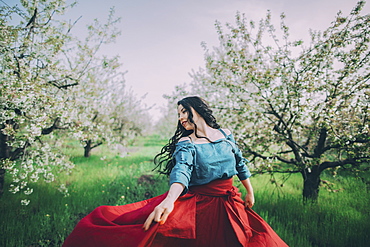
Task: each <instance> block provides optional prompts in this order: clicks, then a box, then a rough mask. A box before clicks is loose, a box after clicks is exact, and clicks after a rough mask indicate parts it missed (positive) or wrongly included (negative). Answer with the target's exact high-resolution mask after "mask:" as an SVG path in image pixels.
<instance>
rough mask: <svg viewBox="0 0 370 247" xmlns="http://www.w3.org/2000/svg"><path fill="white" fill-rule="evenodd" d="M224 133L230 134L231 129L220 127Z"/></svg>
mask: <svg viewBox="0 0 370 247" xmlns="http://www.w3.org/2000/svg"><path fill="white" fill-rule="evenodd" d="M222 130H223V131H224V132H225V134H226V135H230V134H231V130H229V129H222Z"/></svg>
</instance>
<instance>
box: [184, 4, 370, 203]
mask: <svg viewBox="0 0 370 247" xmlns="http://www.w3.org/2000/svg"><path fill="white" fill-rule="evenodd" d="M364 4H365V3H364V2H363V1H360V2H359V3H358V4H357V5H356V6H355V7H354V9H353V10H352V11H351V13H350V14H349V16H343V15H342V13H341V12H339V13H338V15H337V16H336V18H335V20H334V21H333V22H332V24H331V26H330V27H329V28H327V29H326V30H325V31H324V32H311V43H310V44H309V45H307V46H306V45H305V43H304V42H303V41H302V40H298V41H291V40H290V37H289V28H288V27H287V26H286V24H285V23H284V17H285V16H284V14H282V15H281V23H280V30H276V29H275V27H274V25H273V24H272V20H271V14H270V12H268V13H267V16H266V18H265V19H262V20H261V21H260V22H259V24H258V25H257V24H256V23H255V22H253V21H248V20H247V18H246V17H245V15H243V14H240V13H237V15H236V23H235V25H232V24H229V23H228V24H226V25H225V26H223V25H221V23H219V22H216V30H217V33H218V36H219V41H220V44H219V47H217V48H214V50H213V51H210V50H208V48H207V47H206V45H205V44H204V49H205V60H206V68H205V69H201V70H199V71H197V72H194V73H193V74H192V77H193V82H192V88H191V90H192V91H191V92H197V93H198V94H199V92H201V94H202V95H201V96H203V97H204V98H205V99H206V100H208V101H209V102H211V104H212V105H213V106H214V107H215V108H217V110H218V112H217V115H219V116H222V118H221V120H222V121H223V124H224V125H226V126H228V127H230V128H233V129H234V130H235V133H236V137H237V139H238V141H239V144H240V146H241V148H242V149H243V150H244V153H245V155H247V156H248V157H249V158H250V160H251V161H253V163H254V164H255V168H256V172H257V173H271V172H283V173H301V174H302V176H303V179H304V183H305V187H304V191H303V194H304V197H305V198H312V199H316V198H317V196H318V186H319V182H320V179H319V177H320V174H321V172H322V171H324V170H325V169H328V168H334V169H336V168H338V167H342V168H346V169H349V168H351V169H352V170H353V171H354V172H355V173H356V174H357V173H358V172H360V171H364V170H365V171H367V170H368V168H369V167H368V163H369V162H370V154H369V150H370V134H369V105H370V86H369V85H370V84H369V78H370V73H369V70H370V67H369V64H370V63H369V59H370V50H369V40H370V37H369V35H370V30H369V28H368V27H369V23H370V16H369V15H361V9H362V7H363V5H364Z"/></svg>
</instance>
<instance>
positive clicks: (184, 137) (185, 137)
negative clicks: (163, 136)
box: [178, 136, 191, 142]
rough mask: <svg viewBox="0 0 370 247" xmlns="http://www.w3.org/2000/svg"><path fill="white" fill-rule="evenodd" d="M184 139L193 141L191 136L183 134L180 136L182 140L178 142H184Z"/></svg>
mask: <svg viewBox="0 0 370 247" xmlns="http://www.w3.org/2000/svg"><path fill="white" fill-rule="evenodd" d="M184 141H191V139H190V137H189V136H183V137H181V138H180V140H179V141H178V142H184Z"/></svg>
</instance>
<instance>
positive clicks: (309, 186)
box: [302, 166, 321, 202]
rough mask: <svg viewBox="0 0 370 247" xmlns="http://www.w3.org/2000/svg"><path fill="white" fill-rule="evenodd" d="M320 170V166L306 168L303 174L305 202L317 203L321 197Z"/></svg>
mask: <svg viewBox="0 0 370 247" xmlns="http://www.w3.org/2000/svg"><path fill="white" fill-rule="evenodd" d="M320 174H321V172H320V170H319V167H318V166H313V167H311V168H306V169H304V171H303V172H302V176H303V201H304V202H308V201H311V202H316V201H317V198H318V196H319V186H320Z"/></svg>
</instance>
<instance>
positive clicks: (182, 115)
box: [177, 105, 198, 130]
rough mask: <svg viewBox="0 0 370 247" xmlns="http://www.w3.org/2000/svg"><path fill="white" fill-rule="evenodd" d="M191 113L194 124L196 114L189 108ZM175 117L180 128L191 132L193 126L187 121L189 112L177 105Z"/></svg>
mask: <svg viewBox="0 0 370 247" xmlns="http://www.w3.org/2000/svg"><path fill="white" fill-rule="evenodd" d="M191 111H192V113H193V121H194V122H195V123H196V118H197V115H198V114H197V112H195V111H194V109H193V108H191ZM177 116H178V118H179V121H180V124H181V125H182V127H184V128H185V129H186V130H192V129H194V124H193V123H191V122H190V121H189V119H188V118H189V112H188V111H187V110H186V109H185V108H184V107H183V106H182V105H179V106H178V107H177Z"/></svg>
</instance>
